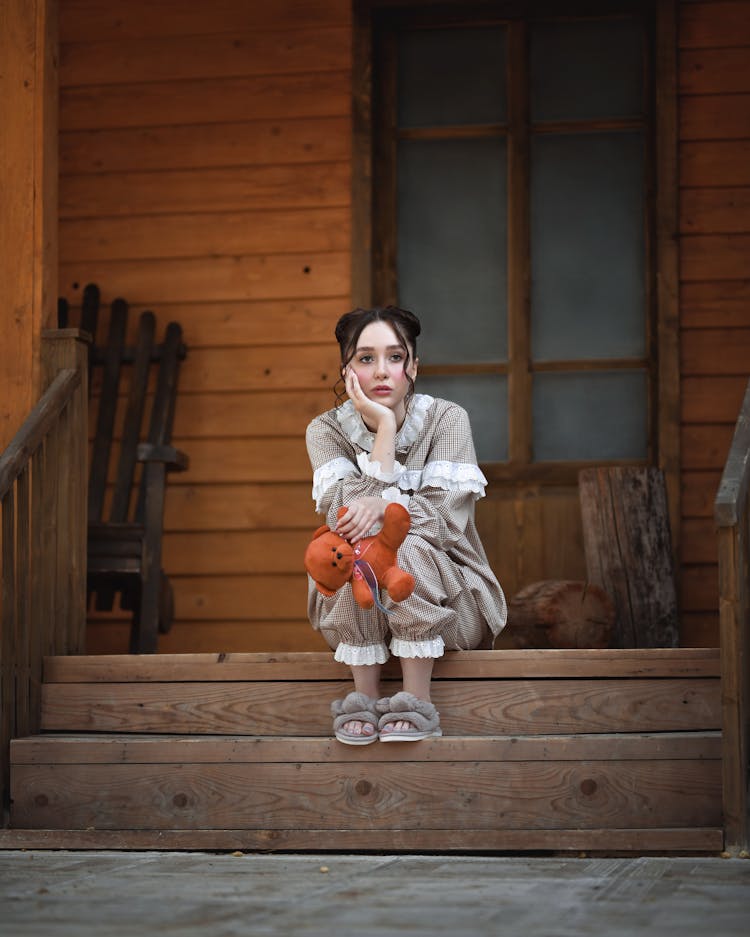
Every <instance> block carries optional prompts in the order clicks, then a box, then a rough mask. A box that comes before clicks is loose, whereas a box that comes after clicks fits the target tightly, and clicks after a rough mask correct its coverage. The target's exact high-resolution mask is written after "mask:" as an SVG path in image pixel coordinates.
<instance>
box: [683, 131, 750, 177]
mask: <svg viewBox="0 0 750 937" xmlns="http://www.w3.org/2000/svg"><path fill="white" fill-rule="evenodd" d="M719 180H720V181H721V185H723V186H724V185H729V186H746V185H750V140H712V141H707V142H706V141H701V142H700V143H691V142H686V143H681V144H680V185H681V186H683V187H687V186H699V187H703V186H708V185H716V184H717V183H718V182H719Z"/></svg>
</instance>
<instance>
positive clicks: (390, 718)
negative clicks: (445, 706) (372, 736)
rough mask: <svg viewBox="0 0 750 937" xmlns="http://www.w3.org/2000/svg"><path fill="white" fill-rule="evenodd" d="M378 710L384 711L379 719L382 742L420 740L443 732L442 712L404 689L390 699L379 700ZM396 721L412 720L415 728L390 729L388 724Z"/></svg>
mask: <svg viewBox="0 0 750 937" xmlns="http://www.w3.org/2000/svg"><path fill="white" fill-rule="evenodd" d="M378 710H379V711H380V712H382V713H384V715H382V716H381V717H380V720H379V721H378V728H379V729H380V741H381V742H418V741H420V740H421V739H429V738H436V737H438V736H440V735H442V734H443V733H442V731H441V729H440V713H439V712H438V711H437V709H435V707H434V706H433V704H432V703H429V702H428V701H427V700H423V699H419V697H418V696H414V694H413V693H406V692H405V691H403V690H402V691H401V692H400V693H397V694H396V695H395V696H392V697H391V698H390V699H383V700H378ZM395 722H410V723H411V725H412V727H413V728H411V729H399V730H398V731H396V730H394V729H391V730H390V731H389V730H388V726H389V725H392V724H393V723H395Z"/></svg>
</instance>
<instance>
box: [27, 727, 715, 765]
mask: <svg viewBox="0 0 750 937" xmlns="http://www.w3.org/2000/svg"><path fill="white" fill-rule="evenodd" d="M10 758H11V765H13V766H16V765H45V764H46V765H53V764H54V765H71V764H72V765H74V764H81V765H92V764H145V765H148V764H151V765H153V764H175V763H176V764H241V763H251V764H254V763H273V762H277V763H281V764H287V765H289V764H293V763H295V762H315V763H318V764H322V763H336V764H338V763H341V764H348V763H352V762H354V763H355V764H369V763H372V762H402V763H403V761H404V759H405V758H407V759H408V762H409V763H412V762H425V761H428V762H433V763H440V762H446V761H472V762H477V763H481V762H486V761H489V762H494V761H555V762H558V761H610V760H614V761H621V760H622V761H645V760H649V759H653V760H654V761H663V760H679V761H696V760H706V761H718V760H720V759H721V733H719V732H674V733H672V732H658V733H652V734H648V733H638V734H627V735H606V734H603V735H542V736H517V735H513V736H507V735H498V736H485V737H484V738H481V739H480V738H473V737H453V738H449V737H447V736H443V737H442V738H437V739H429V740H427V742H426V744H424V745H410V746H409V747H408V749H404V748H402V747H400V746H398V745H369V746H363V747H360V748H357V747H356V746H345V745H341V744H340V743H339V742H337V741H336V740H335V739H333V738H273V737H270V736H269V737H262V738H252V739H250V738H247V737H246V736H242V735H237V736H207V737H200V736H174V735H159V736H150V737H149V736H135V737H134V736H131V737H128V736H121V735H51V734H47V735H43V736H34V737H31V738H21V739H14V740H13V741H12V742H11V747H10Z"/></svg>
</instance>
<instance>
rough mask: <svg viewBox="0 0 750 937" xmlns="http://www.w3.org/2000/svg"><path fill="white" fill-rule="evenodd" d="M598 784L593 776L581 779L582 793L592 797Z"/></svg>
mask: <svg viewBox="0 0 750 937" xmlns="http://www.w3.org/2000/svg"><path fill="white" fill-rule="evenodd" d="M596 788H597V784H596V781H594V780H593V779H592V778H586V780H585V781H581V793H582V794H583V795H584V796H585V797H591V796H592V794H595V793H596Z"/></svg>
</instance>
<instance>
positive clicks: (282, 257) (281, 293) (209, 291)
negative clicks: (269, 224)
mask: <svg viewBox="0 0 750 937" xmlns="http://www.w3.org/2000/svg"><path fill="white" fill-rule="evenodd" d="M348 260H349V258H348V255H347V254H346V253H344V252H343V251H329V252H323V253H316V252H314V251H310V252H304V253H298V254H269V255H267V256H266V255H262V256H261V255H245V256H241V257H233V258H230V257H216V258H211V257H207V256H201V257H198V258H193V259H192V260H188V259H186V258H185V259H183V258H172V259H162V260H153V261H152V260H148V261H145V260H142V261H135V260H125V261H106V260H99V261H95V262H94V261H92V262H87V261H84V260H77V261H75V262H74V263H71V264H62V265H61V267H60V278H61V281H62V283H63V284H64V286H63V289H68V284H72V283H85V282H87V281H90V280H92V281H94V282H96V281H97V280H100V281H102V282H106V283H108V284H109V288H110V289H111V290H113V291H115V292H117V293H118V294H120V295H124V296H132V297H133V298H134V299H135V300H136V301H137V302H139V303H144V302H148V303H159V302H161V301H162V300H171V301H173V302H177V301H195V300H196V299H206V300H209V301H212V302H215V301H217V300H230V301H231V300H238V299H251V300H253V299H306V298H308V297H315V296H319V297H324V296H325V297H331V296H340V297H342V300H344V301H345V300H346V297H347V296H348V293H349V279H348V277H349V272H348ZM189 372H190V369H186V377H188V376H189Z"/></svg>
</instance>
